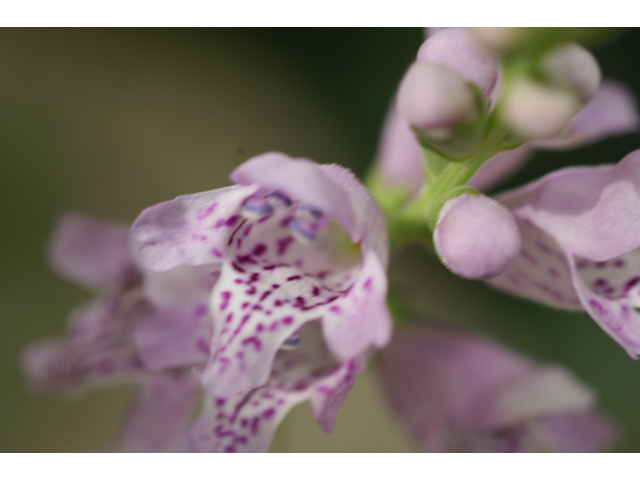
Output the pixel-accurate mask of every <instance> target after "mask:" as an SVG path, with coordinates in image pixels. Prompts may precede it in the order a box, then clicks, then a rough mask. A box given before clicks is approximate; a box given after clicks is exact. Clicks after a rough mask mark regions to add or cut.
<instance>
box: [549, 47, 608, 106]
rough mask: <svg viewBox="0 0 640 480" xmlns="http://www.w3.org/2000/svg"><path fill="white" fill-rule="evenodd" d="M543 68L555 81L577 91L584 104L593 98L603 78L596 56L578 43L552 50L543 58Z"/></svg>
mask: <svg viewBox="0 0 640 480" xmlns="http://www.w3.org/2000/svg"><path fill="white" fill-rule="evenodd" d="M542 70H543V71H544V73H545V74H546V75H547V76H548V77H549V79H550V80H551V81H552V82H553V83H555V84H557V85H559V86H562V87H565V88H568V89H570V90H571V91H572V92H575V94H576V95H577V96H578V98H579V100H580V101H581V102H582V103H583V104H585V103H587V102H588V101H589V100H591V98H593V96H594V95H595V94H596V92H597V91H598V87H599V86H600V80H601V79H602V75H601V73H600V66H599V65H598V62H597V61H596V59H595V58H594V56H593V55H592V54H591V52H589V51H588V50H586V49H584V48H583V47H581V46H580V45H578V44H577V43H565V44H562V45H559V46H557V47H556V48H554V49H553V50H551V52H550V53H548V54H547V55H545V57H544V58H543V60H542Z"/></svg>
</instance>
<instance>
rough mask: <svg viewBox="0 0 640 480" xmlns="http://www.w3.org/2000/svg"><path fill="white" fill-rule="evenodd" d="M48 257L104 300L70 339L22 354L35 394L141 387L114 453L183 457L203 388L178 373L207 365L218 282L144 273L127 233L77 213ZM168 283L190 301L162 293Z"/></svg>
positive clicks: (79, 317) (194, 275) (198, 274)
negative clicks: (211, 304)
mask: <svg viewBox="0 0 640 480" xmlns="http://www.w3.org/2000/svg"><path fill="white" fill-rule="evenodd" d="M49 253H50V259H51V263H52V264H53V265H54V267H55V268H56V270H57V271H58V272H59V273H60V274H62V275H63V276H65V277H67V278H69V279H70V280H74V281H76V282H78V283H81V284H83V285H86V286H88V287H90V288H92V289H95V290H97V293H98V295H97V296H96V298H95V299H93V300H92V301H91V302H90V303H89V304H87V305H86V306H83V307H80V308H79V309H78V310H76V311H75V313H74V314H73V316H72V319H71V320H72V322H71V325H70V327H69V331H68V333H67V335H66V336H65V337H60V338H56V339H50V340H42V341H39V342H37V343H34V344H32V345H30V346H29V347H28V348H27V349H26V350H25V352H24V354H23V365H24V369H25V372H26V374H27V376H28V377H29V379H30V381H31V383H32V384H33V386H34V387H35V388H36V389H38V390H40V391H53V392H58V393H75V392H80V391H84V390H86V389H88V388H90V387H94V386H100V385H102V386H105V385H111V384H114V383H120V382H133V383H136V384H139V385H140V392H139V394H138V396H137V398H136V399H135V400H134V404H133V407H132V409H131V411H130V414H129V416H128V419H127V421H126V422H125V424H124V428H123V431H122V433H121V439H120V441H119V445H118V446H117V448H118V449H121V450H125V451H175V450H184V449H186V445H187V444H186V433H185V428H186V426H187V425H186V424H187V420H188V418H189V415H190V413H191V411H192V410H193V408H194V405H195V401H196V400H197V398H198V395H199V393H200V391H201V389H200V388H199V387H198V384H197V382H195V383H194V380H196V379H195V377H193V376H192V375H191V374H190V373H189V369H187V368H180V367H184V366H191V365H198V364H204V362H206V359H207V357H208V355H207V354H208V350H207V349H206V347H207V343H206V342H204V348H205V351H202V348H201V347H200V348H199V347H198V345H201V344H202V342H203V341H204V339H208V338H209V337H210V336H211V321H210V318H209V316H208V314H207V308H206V304H205V303H203V301H204V302H206V300H207V298H208V296H209V293H210V291H211V287H212V285H213V282H215V278H216V276H215V275H213V276H212V275H211V273H212V272H210V271H206V269H203V268H192V267H191V270H190V272H187V271H186V269H185V270H182V271H178V269H176V270H174V271H171V272H166V273H162V274H150V273H148V272H144V271H141V270H140V269H139V268H138V267H136V265H135V264H134V262H133V258H132V256H131V251H130V246H129V231H128V228H127V227H126V226H125V225H122V224H117V223H115V222H106V221H101V220H96V219H94V218H91V217H87V216H85V215H81V214H76V213H69V214H66V215H64V216H63V217H62V218H61V219H60V221H59V223H58V225H57V228H56V231H55V232H54V236H53V239H52V242H51V247H50V252H49ZM172 284H173V285H176V284H179V285H181V287H182V289H183V290H188V291H189V292H190V293H189V295H186V296H184V295H175V294H174V295H166V293H167V292H170V289H169V286H170V285H172ZM159 298H162V301H161V302H157V300H158V299H159ZM149 334H150V335H149ZM136 340H141V342H140V344H138V342H137V341H136ZM159 359H161V361H159ZM161 369H164V370H163V371H160V370H161ZM160 419H161V421H160Z"/></svg>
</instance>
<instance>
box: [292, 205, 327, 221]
mask: <svg viewBox="0 0 640 480" xmlns="http://www.w3.org/2000/svg"><path fill="white" fill-rule="evenodd" d="M294 215H295V216H296V218H299V219H300V220H305V221H307V222H310V223H315V222H317V221H318V220H320V219H321V218H322V215H323V214H322V212H321V211H320V210H318V209H317V208H315V207H312V206H311V205H300V206H299V207H298V208H297V209H296V211H295V214H294Z"/></svg>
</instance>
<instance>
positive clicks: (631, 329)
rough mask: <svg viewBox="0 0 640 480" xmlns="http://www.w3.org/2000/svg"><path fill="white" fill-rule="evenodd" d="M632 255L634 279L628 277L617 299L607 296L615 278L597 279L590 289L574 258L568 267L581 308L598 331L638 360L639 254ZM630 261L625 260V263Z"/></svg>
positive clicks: (602, 277)
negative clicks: (596, 326)
mask: <svg viewBox="0 0 640 480" xmlns="http://www.w3.org/2000/svg"><path fill="white" fill-rule="evenodd" d="M633 253H634V254H635V255H633V257H634V258H633V260H635V262H634V264H635V271H634V275H633V276H632V277H627V280H626V281H625V282H624V284H623V286H622V290H623V291H622V292H621V294H620V296H617V297H616V296H614V295H612V294H611V293H608V292H607V288H608V287H609V288H610V285H611V284H613V283H614V279H615V276H606V274H604V275H602V276H599V277H598V279H597V280H596V281H595V282H594V284H593V287H594V288H593V289H592V288H590V287H589V286H588V285H587V284H586V283H585V281H584V279H583V277H582V275H581V272H580V271H579V269H578V266H577V262H576V260H575V259H574V258H573V257H571V258H570V264H571V277H572V279H573V286H574V288H575V290H576V293H577V295H578V298H580V302H581V303H582V306H583V308H584V309H585V310H586V311H587V313H588V314H589V315H590V316H591V318H593V319H594V320H595V321H596V323H597V324H598V325H599V326H600V328H602V329H603V330H604V331H605V332H606V333H607V334H608V335H609V336H610V337H611V338H613V339H614V340H615V341H616V342H618V343H619V344H620V345H621V346H622V347H623V348H624V349H625V350H626V351H627V353H628V354H629V355H630V356H631V357H633V358H638V356H640V314H639V313H638V312H637V311H636V310H635V308H634V307H637V306H638V305H639V304H640V303H639V302H638V298H639V297H640V294H639V292H638V288H637V284H638V283H640V277H638V276H637V272H638V270H637V268H638V266H640V262H638V259H639V257H640V252H639V251H637V250H636V251H635V252H633ZM629 260H630V259H629V258H627V261H629ZM583 261H584V260H583ZM615 261H616V260H614V261H613V262H612V263H615ZM597 263H600V262H596V263H595V264H592V265H593V266H594V267H595V268H598V267H596V266H595V265H596V264H597ZM587 265H589V262H587ZM588 268H589V266H587V267H585V269H588ZM598 280H604V281H605V284H604V285H596V283H599V282H598ZM599 287H604V288H599ZM634 287H635V288H634ZM613 288H615V287H613Z"/></svg>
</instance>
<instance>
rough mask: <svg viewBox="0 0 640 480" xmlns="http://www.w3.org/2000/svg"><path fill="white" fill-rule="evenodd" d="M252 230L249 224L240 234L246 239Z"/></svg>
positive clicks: (251, 225)
mask: <svg viewBox="0 0 640 480" xmlns="http://www.w3.org/2000/svg"><path fill="white" fill-rule="evenodd" d="M252 228H253V223H250V224H249V225H247V228H245V229H244V232H243V233H242V235H243V236H244V237H248V236H249V234H251V229H252Z"/></svg>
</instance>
